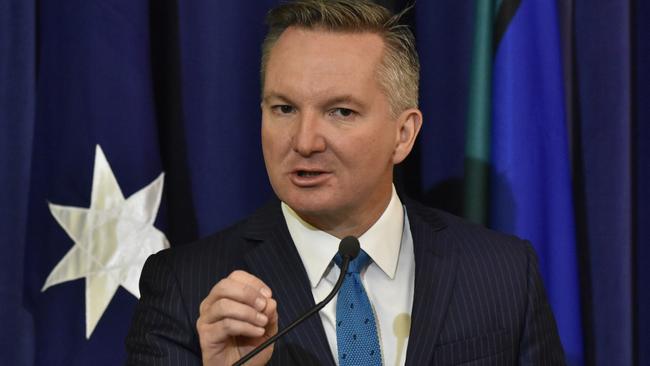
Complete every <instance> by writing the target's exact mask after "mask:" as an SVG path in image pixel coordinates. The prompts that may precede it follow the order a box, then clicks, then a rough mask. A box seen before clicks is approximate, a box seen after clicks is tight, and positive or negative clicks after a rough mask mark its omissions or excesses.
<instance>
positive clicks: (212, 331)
mask: <svg viewBox="0 0 650 366" xmlns="http://www.w3.org/2000/svg"><path fill="white" fill-rule="evenodd" d="M196 328H197V331H198V333H199V339H201V343H205V344H216V343H221V342H225V341H226V340H228V339H229V338H230V337H252V338H256V337H261V336H262V335H264V333H265V332H266V329H264V328H263V327H258V326H255V325H253V324H250V323H248V322H243V321H240V320H237V319H232V318H228V319H223V320H221V321H218V322H216V323H200V324H197V327H196Z"/></svg>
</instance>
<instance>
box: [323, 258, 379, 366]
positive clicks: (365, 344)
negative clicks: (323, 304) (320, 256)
mask: <svg viewBox="0 0 650 366" xmlns="http://www.w3.org/2000/svg"><path fill="white" fill-rule="evenodd" d="M369 261H370V257H369V256H368V254H366V252H364V251H363V250H362V251H360V252H359V255H358V256H357V257H356V258H355V259H354V260H353V261H351V262H350V266H349V267H348V271H347V274H346V276H345V280H344V281H343V285H342V286H341V291H340V292H339V295H338V299H337V300H336V344H337V346H338V348H339V365H341V366H366V365H368V366H369V365H381V350H380V348H379V337H378V335H377V325H376V323H375V315H374V313H373V311H372V306H371V305H370V300H369V299H368V295H367V294H366V290H365V289H364V288H363V284H362V283H361V277H360V276H359V272H360V271H361V270H362V269H363V268H364V267H365V266H367V265H368V262H369ZM334 262H335V263H336V264H337V265H338V266H339V267H341V262H342V261H341V256H340V255H338V254H337V255H336V257H334Z"/></svg>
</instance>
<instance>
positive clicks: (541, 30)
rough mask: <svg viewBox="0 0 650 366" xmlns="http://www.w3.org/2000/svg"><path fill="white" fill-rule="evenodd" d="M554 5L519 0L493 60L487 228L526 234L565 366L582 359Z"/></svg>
mask: <svg viewBox="0 0 650 366" xmlns="http://www.w3.org/2000/svg"><path fill="white" fill-rule="evenodd" d="M559 41H560V35H559V27H558V21H557V10H556V4H555V2H553V1H544V0H523V1H522V2H521V4H520V7H519V9H518V10H517V12H516V14H515V15H514V17H513V18H512V20H511V23H510V24H509V26H508V28H507V30H506V32H505V34H504V35H503V38H502V40H501V42H500V43H499V44H498V48H497V49H496V56H495V59H494V66H493V87H492V92H493V112H492V151H491V164H492V167H493V174H492V177H491V182H490V183H491V184H490V185H491V205H490V217H491V223H490V224H491V226H492V227H494V228H496V229H498V230H502V231H505V232H511V233H514V234H516V235H518V236H521V237H523V238H526V239H528V240H530V241H531V242H532V243H533V245H534V247H535V249H536V250H537V253H538V255H539V260H540V267H541V271H542V274H543V276H544V280H545V284H546V288H547V292H548V295H549V299H550V303H551V306H552V308H553V311H554V313H555V316H556V320H557V323H558V327H559V331H560V337H561V339H562V343H563V345H564V347H565V352H566V355H567V359H568V360H569V362H570V364H574V365H578V364H582V363H583V356H582V352H583V350H582V329H581V321H580V291H579V281H578V268H577V266H578V261H577V256H576V233H575V224H574V211H573V198H572V186H571V167H570V160H569V152H568V138H567V124H566V116H565V106H564V93H563V75H562V59H561V54H560V42H559Z"/></svg>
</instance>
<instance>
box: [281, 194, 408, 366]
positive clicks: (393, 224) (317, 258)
mask: <svg viewBox="0 0 650 366" xmlns="http://www.w3.org/2000/svg"><path fill="white" fill-rule="evenodd" d="M282 213H283V215H284V218H285V221H286V222H287V226H288V228H289V233H290V234H291V238H292V239H293V242H294V243H295V245H296V248H297V249H298V253H299V254H300V258H301V259H302V263H303V265H304V266H305V270H306V271H307V275H308V276H309V282H310V283H311V290H312V294H313V295H314V301H315V302H316V303H318V302H320V301H322V300H323V299H324V298H325V297H326V296H327V295H328V294H329V292H330V291H331V290H332V288H333V287H334V283H335V282H336V280H337V278H338V276H339V273H340V269H339V268H338V266H336V264H334V262H332V258H334V255H336V253H337V251H338V245H339V242H340V239H339V238H336V237H334V236H332V235H330V234H328V233H326V232H324V231H321V230H318V229H317V228H315V227H313V226H311V225H310V224H308V223H306V222H305V221H303V220H302V219H301V218H300V217H299V216H298V215H297V214H296V213H295V212H294V211H293V210H292V209H291V208H290V207H289V206H287V205H286V204H285V203H284V202H283V203H282ZM359 243H360V244H361V249H363V250H364V251H366V253H368V255H369V256H370V258H371V259H372V261H371V262H370V264H369V265H368V266H367V267H366V269H365V270H364V271H362V273H361V274H360V275H361V280H362V282H363V286H364V287H365V289H366V292H367V293H368V297H369V298H370V302H371V304H372V306H373V309H374V311H375V316H376V318H377V319H376V320H377V321H376V324H377V326H378V329H377V331H378V333H379V343H380V344H381V350H382V360H383V364H384V365H403V364H404V362H405V360H406V348H407V344H408V334H409V330H410V323H411V309H412V307H413V289H414V286H415V259H414V255H413V238H412V236H411V230H410V227H409V224H408V217H407V215H406V210H405V208H403V206H402V203H401V201H400V200H399V197H398V196H397V193H396V192H395V187H393V193H392V197H391V200H390V202H389V203H388V206H387V207H386V209H385V210H384V212H383V214H382V215H381V216H380V217H379V219H378V220H377V221H376V222H375V223H374V224H373V225H372V226H371V227H370V229H368V230H367V231H366V232H365V233H364V234H363V235H361V237H359ZM336 300H337V298H336V297H334V299H333V300H332V301H331V302H330V303H329V304H327V305H326V306H325V307H324V308H323V309H322V310H321V311H320V318H321V321H322V323H323V327H324V328H325V334H326V336H327V341H328V342H329V345H330V348H331V350H332V353H333V356H334V360H335V362H336V364H337V365H338V347H337V344H336V326H335V324H336ZM278 306H282V304H278Z"/></svg>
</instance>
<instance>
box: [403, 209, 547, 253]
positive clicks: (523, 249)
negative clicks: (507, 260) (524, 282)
mask: <svg viewBox="0 0 650 366" xmlns="http://www.w3.org/2000/svg"><path fill="white" fill-rule="evenodd" d="M407 210H408V211H407V212H408V214H409V220H410V219H411V217H412V216H416V217H415V219H416V220H424V221H425V222H427V223H428V224H429V225H430V226H432V227H434V228H436V229H437V230H438V231H439V234H440V235H439V237H440V238H442V239H443V240H444V241H445V242H446V243H447V245H448V246H450V247H453V249H452V248H448V249H451V250H453V251H454V252H456V253H458V254H461V255H470V256H471V255H478V256H483V255H485V254H486V253H489V254H490V256H494V255H497V256H503V255H508V256H513V255H515V256H522V257H528V256H529V255H530V254H531V252H532V253H534V251H533V249H532V246H531V245H530V243H529V242H528V241H526V240H523V239H521V238H519V237H517V236H515V235H511V234H506V233H502V232H499V231H496V230H492V229H488V228H486V227H484V226H482V225H479V224H476V223H473V222H471V221H469V220H467V219H464V218H462V217H458V216H456V215H453V214H451V213H449V212H446V211H443V210H440V209H436V208H432V207H428V206H424V205H422V204H420V203H415V204H414V203H411V204H410V205H407ZM411 213H413V215H411ZM522 259H523V258H522Z"/></svg>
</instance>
